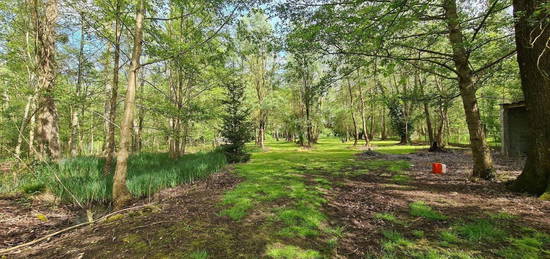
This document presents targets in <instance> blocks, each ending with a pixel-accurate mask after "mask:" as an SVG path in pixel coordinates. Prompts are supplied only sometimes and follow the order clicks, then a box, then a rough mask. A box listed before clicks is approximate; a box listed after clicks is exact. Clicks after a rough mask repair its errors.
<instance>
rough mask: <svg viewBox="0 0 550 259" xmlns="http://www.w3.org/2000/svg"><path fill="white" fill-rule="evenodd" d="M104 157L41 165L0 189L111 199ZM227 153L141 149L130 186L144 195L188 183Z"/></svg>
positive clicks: (78, 199)
mask: <svg viewBox="0 0 550 259" xmlns="http://www.w3.org/2000/svg"><path fill="white" fill-rule="evenodd" d="M103 163H104V161H103V159H101V158H97V157H81V158H75V159H67V160H63V161H61V162H59V163H58V164H47V165H39V166H37V168H36V171H35V173H34V174H25V175H22V176H21V177H19V178H18V179H15V180H13V179H4V180H3V181H2V182H1V184H2V187H0V191H1V192H14V191H20V192H24V193H27V194H37V193H41V192H44V191H49V192H51V193H53V194H54V195H55V196H56V197H58V198H59V199H61V200H62V201H64V202H69V203H80V204H85V205H86V204H91V203H103V202H109V201H110V200H111V191H112V184H113V182H112V176H105V175H103V172H102V168H103ZM225 164H226V162H225V157H224V156H223V154H221V153H218V152H208V153H196V154H189V155H185V156H183V157H182V158H179V159H176V160H173V159H171V158H169V157H168V155H167V154H158V153H156V154H153V153H142V154H138V155H134V156H132V157H130V160H129V164H128V180H127V184H128V189H129V190H130V192H131V193H132V194H133V195H134V196H135V197H145V196H149V195H152V194H154V193H155V192H157V191H159V190H160V189H163V188H169V187H175V186H177V185H179V184H183V183H189V182H192V181H195V180H198V179H202V178H205V177H207V176H208V175H210V174H212V173H214V172H216V171H219V170H220V169H221V168H222V167H223V166H225Z"/></svg>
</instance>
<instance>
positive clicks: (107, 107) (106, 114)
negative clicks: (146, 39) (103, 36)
mask: <svg viewBox="0 0 550 259" xmlns="http://www.w3.org/2000/svg"><path fill="white" fill-rule="evenodd" d="M111 46H112V45H111V44H109V46H108V48H107V55H106V56H107V57H106V58H105V64H104V69H105V74H106V76H105V77H106V78H109V77H110V76H111V75H112V68H111V67H110V61H109V57H110V53H111ZM112 87H113V85H112V80H105V89H104V91H105V92H104V94H105V104H104V107H103V147H102V148H101V150H102V152H103V155H104V156H107V152H108V150H107V145H108V144H109V132H110V131H109V127H110V126H111V121H110V119H109V118H110V114H111V96H112V91H113V90H112Z"/></svg>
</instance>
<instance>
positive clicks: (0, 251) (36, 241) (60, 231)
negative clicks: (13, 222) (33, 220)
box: [0, 203, 153, 255]
mask: <svg viewBox="0 0 550 259" xmlns="http://www.w3.org/2000/svg"><path fill="white" fill-rule="evenodd" d="M151 205H153V203H148V204H145V205H140V206H136V207H130V208H126V209H122V210H118V211H115V212H112V213H109V214H107V215H105V216H103V217H101V218H99V219H97V220H92V221H88V222H84V223H80V224H77V225H74V226H70V227H68V228H64V229H61V230H59V231H56V232H54V233H51V234H48V235H45V236H43V237H41V238H38V239H35V240H33V241H30V242H27V243H24V244H20V245H17V246H14V247H10V248H6V249H3V250H0V255H4V254H7V253H10V252H12V251H15V250H18V249H21V248H24V247H27V246H30V245H34V244H37V243H40V242H42V241H44V240H47V239H50V238H52V237H54V236H57V235H59V234H62V233H65V232H67V231H70V230H73V229H77V228H80V227H83V226H87V225H90V224H93V223H99V222H102V221H104V220H106V219H108V218H109V217H111V216H114V215H117V214H121V213H122V212H125V211H129V210H136V209H140V208H144V207H148V206H151Z"/></svg>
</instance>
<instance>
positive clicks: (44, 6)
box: [32, 0, 61, 160]
mask: <svg viewBox="0 0 550 259" xmlns="http://www.w3.org/2000/svg"><path fill="white" fill-rule="evenodd" d="M33 3H34V6H33V7H34V8H32V10H33V11H32V17H33V20H34V24H35V29H36V35H37V37H36V38H37V56H38V67H37V68H38V73H37V74H38V96H37V101H38V110H37V114H38V134H39V135H38V136H39V140H40V146H41V147H42V149H41V158H42V159H44V160H58V159H60V158H61V150H60V144H59V126H58V115H57V108H56V106H55V101H54V89H55V79H56V76H57V73H56V71H55V70H56V64H55V52H56V50H55V41H56V31H55V26H56V22H57V16H58V6H57V5H58V3H57V0H34V1H33Z"/></svg>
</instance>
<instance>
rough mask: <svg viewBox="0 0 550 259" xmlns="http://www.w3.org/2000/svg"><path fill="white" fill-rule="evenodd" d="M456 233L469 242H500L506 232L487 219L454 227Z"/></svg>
mask: <svg viewBox="0 0 550 259" xmlns="http://www.w3.org/2000/svg"><path fill="white" fill-rule="evenodd" d="M455 229H456V232H457V233H458V234H459V235H460V236H461V237H463V238H465V239H466V240H468V241H470V242H484V243H490V242H493V243H494V242H500V241H502V240H503V238H504V237H505V236H506V232H505V231H504V230H502V229H500V228H499V227H497V226H496V224H495V223H494V222H493V221H491V220H488V219H478V220H476V221H474V222H472V223H466V224H461V225H458V226H456V227H455Z"/></svg>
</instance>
